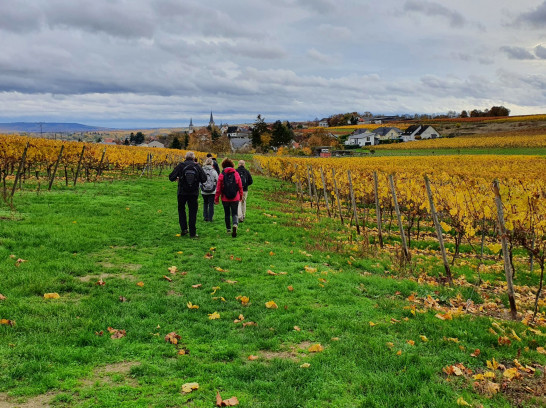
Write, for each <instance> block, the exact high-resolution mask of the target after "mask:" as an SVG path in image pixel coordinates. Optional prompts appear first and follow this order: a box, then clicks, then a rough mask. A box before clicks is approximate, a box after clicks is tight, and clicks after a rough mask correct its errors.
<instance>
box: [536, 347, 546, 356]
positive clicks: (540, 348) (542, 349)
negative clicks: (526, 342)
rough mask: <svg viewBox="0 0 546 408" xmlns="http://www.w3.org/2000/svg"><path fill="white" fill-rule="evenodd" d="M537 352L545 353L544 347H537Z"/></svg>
mask: <svg viewBox="0 0 546 408" xmlns="http://www.w3.org/2000/svg"><path fill="white" fill-rule="evenodd" d="M537 352H538V353H540V354H546V349H544V347H537Z"/></svg>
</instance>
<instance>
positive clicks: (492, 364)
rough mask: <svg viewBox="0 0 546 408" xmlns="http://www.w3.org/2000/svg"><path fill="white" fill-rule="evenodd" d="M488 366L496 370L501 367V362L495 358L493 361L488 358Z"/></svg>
mask: <svg viewBox="0 0 546 408" xmlns="http://www.w3.org/2000/svg"><path fill="white" fill-rule="evenodd" d="M487 368H489V369H491V370H496V369H497V368H499V363H497V360H495V358H493V359H492V360H491V361H489V360H487Z"/></svg>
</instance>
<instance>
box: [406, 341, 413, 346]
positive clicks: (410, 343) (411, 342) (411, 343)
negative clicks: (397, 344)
mask: <svg viewBox="0 0 546 408" xmlns="http://www.w3.org/2000/svg"><path fill="white" fill-rule="evenodd" d="M406 343H408V344H409V345H410V346H415V342H414V341H413V340H408V341H406Z"/></svg>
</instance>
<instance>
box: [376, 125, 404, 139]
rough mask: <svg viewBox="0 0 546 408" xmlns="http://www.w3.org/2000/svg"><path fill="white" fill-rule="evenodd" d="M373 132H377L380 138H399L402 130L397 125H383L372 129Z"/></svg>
mask: <svg viewBox="0 0 546 408" xmlns="http://www.w3.org/2000/svg"><path fill="white" fill-rule="evenodd" d="M372 133H375V135H376V136H377V137H378V138H379V140H397V139H398V138H399V137H400V135H401V134H402V130H400V129H398V128H397V127H386V126H382V127H379V128H377V129H374V130H372Z"/></svg>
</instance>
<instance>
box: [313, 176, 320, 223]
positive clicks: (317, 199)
mask: <svg viewBox="0 0 546 408" xmlns="http://www.w3.org/2000/svg"><path fill="white" fill-rule="evenodd" d="M311 180H312V184H313V189H312V191H313V196H314V198H315V200H316V201H317V217H319V218H320V205H319V204H320V202H319V196H318V190H317V182H316V180H315V172H314V171H313V167H311Z"/></svg>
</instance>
